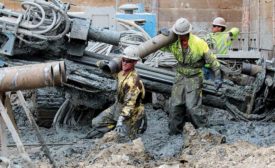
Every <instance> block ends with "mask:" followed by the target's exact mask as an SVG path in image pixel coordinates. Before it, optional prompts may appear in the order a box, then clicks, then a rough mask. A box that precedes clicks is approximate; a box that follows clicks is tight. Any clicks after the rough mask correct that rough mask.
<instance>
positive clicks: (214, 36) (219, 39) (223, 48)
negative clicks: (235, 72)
mask: <svg viewBox="0 0 275 168" xmlns="http://www.w3.org/2000/svg"><path fill="white" fill-rule="evenodd" d="M226 27H227V26H226V22H225V20H224V18H222V17H217V18H215V19H214V20H213V22H212V32H211V33H209V34H207V35H206V37H205V38H204V39H205V40H206V42H207V43H208V45H209V48H210V49H211V50H212V51H213V53H214V54H228V51H229V48H230V47H231V45H232V41H233V40H235V39H237V37H238V35H239V33H240V30H239V29H238V28H236V27H233V28H231V29H230V30H229V31H225V30H226Z"/></svg>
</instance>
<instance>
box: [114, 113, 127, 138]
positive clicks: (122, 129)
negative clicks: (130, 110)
mask: <svg viewBox="0 0 275 168" xmlns="http://www.w3.org/2000/svg"><path fill="white" fill-rule="evenodd" d="M124 121H125V117H123V116H119V117H118V120H117V124H116V128H115V131H116V132H117V133H118V134H119V135H120V136H127V127H126V125H125V124H124V123H123V122H124Z"/></svg>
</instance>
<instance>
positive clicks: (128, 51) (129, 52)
mask: <svg viewBox="0 0 275 168" xmlns="http://www.w3.org/2000/svg"><path fill="white" fill-rule="evenodd" d="M122 57H123V58H128V59H132V60H137V61H138V60H139V59H140V58H139V54H138V50H137V48H136V47H135V46H128V47H126V48H125V49H124V50H123V53H122Z"/></svg>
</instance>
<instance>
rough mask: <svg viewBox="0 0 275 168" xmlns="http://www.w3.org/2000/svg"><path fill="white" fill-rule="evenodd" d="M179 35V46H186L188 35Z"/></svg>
mask: <svg viewBox="0 0 275 168" xmlns="http://www.w3.org/2000/svg"><path fill="white" fill-rule="evenodd" d="M179 37H180V41H181V47H182V48H188V41H189V36H188V35H180V36H179Z"/></svg>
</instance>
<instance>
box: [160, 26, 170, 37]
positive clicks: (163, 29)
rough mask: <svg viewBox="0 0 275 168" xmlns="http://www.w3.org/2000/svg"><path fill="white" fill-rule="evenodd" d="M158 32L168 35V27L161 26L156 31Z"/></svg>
mask: <svg viewBox="0 0 275 168" xmlns="http://www.w3.org/2000/svg"><path fill="white" fill-rule="evenodd" d="M158 34H163V35H165V36H169V34H170V30H169V29H168V28H166V27H164V28H161V29H160V30H159V31H158Z"/></svg>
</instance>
